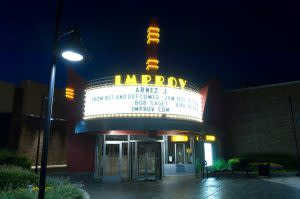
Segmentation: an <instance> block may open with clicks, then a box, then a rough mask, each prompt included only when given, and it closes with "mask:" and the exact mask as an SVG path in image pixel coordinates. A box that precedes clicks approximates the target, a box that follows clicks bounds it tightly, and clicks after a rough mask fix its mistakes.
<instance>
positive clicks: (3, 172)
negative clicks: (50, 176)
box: [0, 165, 38, 190]
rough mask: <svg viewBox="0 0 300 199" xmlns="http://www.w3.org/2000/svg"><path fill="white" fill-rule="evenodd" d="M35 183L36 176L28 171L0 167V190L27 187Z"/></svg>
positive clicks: (19, 168)
mask: <svg viewBox="0 0 300 199" xmlns="http://www.w3.org/2000/svg"><path fill="white" fill-rule="evenodd" d="M37 183H38V175H37V174H35V173H33V172H31V171H30V170H27V169H24V168H21V167H16V166H8V165H1V166H0V190H3V189H9V188H10V189H16V188H20V187H27V186H28V185H29V184H37Z"/></svg>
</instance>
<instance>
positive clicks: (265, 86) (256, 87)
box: [224, 80, 300, 93]
mask: <svg viewBox="0 0 300 199" xmlns="http://www.w3.org/2000/svg"><path fill="white" fill-rule="evenodd" d="M290 84H300V80H297V81H290V82H282V83H275V84H266V85H262V86H251V87H247V88H238V89H231V90H225V91H224V92H225V93H232V92H239V91H247V90H254V89H260V88H270V87H276V86H286V85H290Z"/></svg>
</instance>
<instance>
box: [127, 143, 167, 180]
mask: <svg viewBox="0 0 300 199" xmlns="http://www.w3.org/2000/svg"><path fill="white" fill-rule="evenodd" d="M163 142H164V141H163V140H157V141H148V142H147V141H143V140H138V141H133V142H132V143H135V145H134V147H135V154H134V156H135V157H134V158H135V159H134V160H135V161H134V164H135V166H134V168H135V171H134V173H135V175H133V176H134V177H135V178H134V179H136V180H139V179H142V178H141V177H140V176H139V171H138V152H137V150H138V144H139V143H146V144H156V143H160V145H159V146H158V147H159V149H158V150H159V152H160V154H159V157H160V162H158V161H155V165H154V167H155V168H154V169H155V175H154V180H157V170H156V166H157V165H156V164H157V163H160V168H159V169H160V171H159V172H160V178H162V176H163V173H162V172H163V151H162V147H163V146H162V143H163ZM145 164H146V167H145V173H147V172H148V167H147V163H145ZM146 170H147V172H146ZM143 179H144V180H149V179H152V178H149V177H148V176H147V175H146V174H145V178H143Z"/></svg>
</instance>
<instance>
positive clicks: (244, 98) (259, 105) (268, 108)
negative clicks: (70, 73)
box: [223, 82, 300, 156]
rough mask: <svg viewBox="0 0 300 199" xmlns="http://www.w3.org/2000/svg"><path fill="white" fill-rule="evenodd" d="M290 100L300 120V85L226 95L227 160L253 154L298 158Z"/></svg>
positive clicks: (239, 91) (278, 86) (299, 130)
mask: <svg viewBox="0 0 300 199" xmlns="http://www.w3.org/2000/svg"><path fill="white" fill-rule="evenodd" d="M289 96H291V97H292V100H293V105H294V112H295V117H296V118H295V119H297V117H299V116H300V82H291V83H285V84H277V85H270V86H262V87H254V88H248V89H240V90H235V91H227V92H225V94H224V104H223V105H224V108H225V111H224V113H225V114H224V119H225V123H226V125H225V131H226V137H227V139H226V142H227V143H226V149H225V150H226V154H227V156H238V155H241V154H249V153H261V154H262V153H272V154H287V155H292V156H296V149H295V140H294V136H293V132H292V129H291V117H290V104H289V101H288V97H289ZM299 127H300V126H299V125H298V126H297V132H298V134H299V136H298V142H300V128H299Z"/></svg>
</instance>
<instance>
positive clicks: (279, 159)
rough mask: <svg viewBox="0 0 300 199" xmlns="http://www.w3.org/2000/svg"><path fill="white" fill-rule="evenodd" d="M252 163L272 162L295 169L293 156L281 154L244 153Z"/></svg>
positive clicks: (295, 163) (295, 164)
mask: <svg viewBox="0 0 300 199" xmlns="http://www.w3.org/2000/svg"><path fill="white" fill-rule="evenodd" d="M243 157H244V158H247V159H248V160H249V162H252V163H273V164H277V165H280V166H282V167H283V168H284V169H288V170H291V169H296V168H297V161H296V159H295V158H293V157H290V156H288V155H282V154H249V155H244V156H243Z"/></svg>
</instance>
